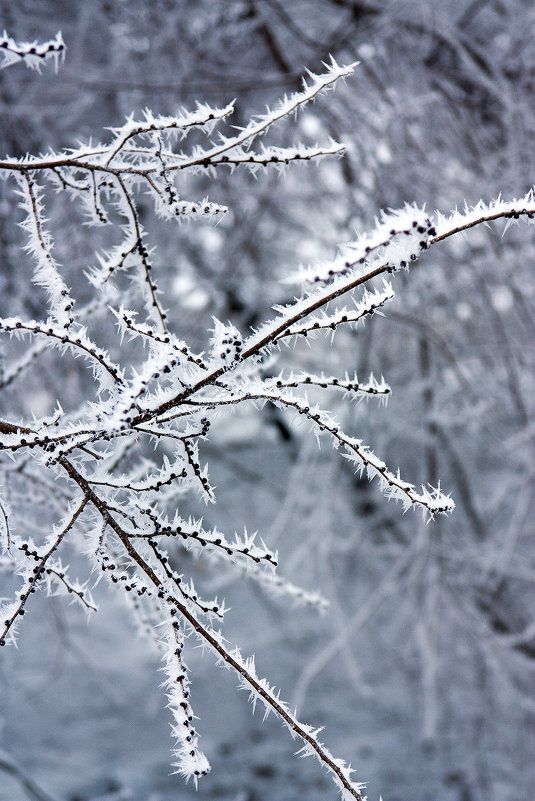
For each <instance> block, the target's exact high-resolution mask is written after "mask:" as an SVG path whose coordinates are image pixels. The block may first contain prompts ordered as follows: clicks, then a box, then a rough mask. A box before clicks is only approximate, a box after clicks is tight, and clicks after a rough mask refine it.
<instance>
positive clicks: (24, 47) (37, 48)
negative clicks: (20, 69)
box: [0, 31, 67, 72]
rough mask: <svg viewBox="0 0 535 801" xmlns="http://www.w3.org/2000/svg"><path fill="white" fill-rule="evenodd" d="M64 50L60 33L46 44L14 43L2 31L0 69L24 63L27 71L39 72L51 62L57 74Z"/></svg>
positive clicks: (35, 42) (63, 56)
mask: <svg viewBox="0 0 535 801" xmlns="http://www.w3.org/2000/svg"><path fill="white" fill-rule="evenodd" d="M66 49H67V48H66V47H65V42H64V41H63V38H62V36H61V32H58V33H57V34H56V36H55V38H54V39H50V40H49V41H48V42H37V41H34V42H16V41H15V40H14V39H12V38H11V36H8V35H7V33H6V32H5V31H4V32H3V34H2V37H1V38H0V69H5V68H6V67H10V66H11V65H13V64H19V63H20V62H24V64H26V66H27V67H28V68H29V69H32V70H37V72H41V67H42V66H43V64H44V63H46V62H47V61H53V62H54V66H55V69H56V72H57V71H58V66H59V61H60V59H61V61H63V60H64V58H65V51H66Z"/></svg>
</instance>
